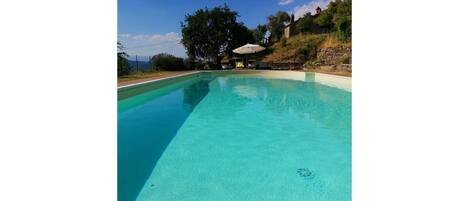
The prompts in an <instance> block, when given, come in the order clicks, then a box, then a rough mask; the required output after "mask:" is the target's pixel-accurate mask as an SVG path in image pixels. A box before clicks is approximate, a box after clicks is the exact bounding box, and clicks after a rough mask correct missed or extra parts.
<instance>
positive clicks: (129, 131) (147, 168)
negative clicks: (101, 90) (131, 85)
mask: <svg viewBox="0 0 469 201" xmlns="http://www.w3.org/2000/svg"><path fill="white" fill-rule="evenodd" d="M191 80H192V81H191V82H186V83H185V84H183V85H180V86H178V87H174V86H169V88H161V89H159V90H153V91H147V92H142V91H141V89H139V91H138V92H137V93H136V94H138V95H135V96H132V97H126V98H125V100H122V101H119V103H118V105H119V113H118V200H119V201H133V200H135V199H136V198H137V196H138V194H139V192H140V189H141V188H142V187H143V185H144V184H145V182H146V180H147V178H148V176H149V175H150V174H151V172H152V170H153V168H154V166H155V164H156V163H157V161H158V159H159V158H160V156H161V155H162V153H163V152H164V150H165V149H166V147H167V145H168V144H169V143H170V141H171V140H172V138H173V137H174V136H175V135H176V133H177V131H178V130H179V128H180V127H181V126H182V124H183V123H184V121H185V120H186V118H187V117H188V116H189V114H190V113H191V111H192V110H193V109H194V108H195V107H196V106H197V104H198V103H199V102H200V101H201V100H202V99H203V98H204V97H205V96H206V95H207V94H208V92H209V83H210V81H211V80H210V79H200V78H196V79H195V81H194V79H191ZM147 88H151V89H153V87H151V86H147ZM129 93H132V92H131V91H126V94H129Z"/></svg>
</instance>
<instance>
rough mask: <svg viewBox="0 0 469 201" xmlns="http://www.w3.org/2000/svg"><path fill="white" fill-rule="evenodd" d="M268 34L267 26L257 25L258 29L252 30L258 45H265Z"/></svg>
mask: <svg viewBox="0 0 469 201" xmlns="http://www.w3.org/2000/svg"><path fill="white" fill-rule="evenodd" d="M266 33H267V26H266V25H257V27H256V28H255V29H253V30H252V35H253V37H254V42H256V43H257V44H264V41H265V40H264V39H265V35H266Z"/></svg>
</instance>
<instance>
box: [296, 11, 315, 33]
mask: <svg viewBox="0 0 469 201" xmlns="http://www.w3.org/2000/svg"><path fill="white" fill-rule="evenodd" d="M313 20H314V19H313V15H311V13H310V12H308V13H306V14H305V15H304V16H303V17H302V18H300V19H298V21H296V30H297V31H298V32H300V33H312V32H313V25H314V21H313Z"/></svg>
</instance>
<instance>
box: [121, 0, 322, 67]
mask: <svg viewBox="0 0 469 201" xmlns="http://www.w3.org/2000/svg"><path fill="white" fill-rule="evenodd" d="M328 1H329V0H231V1H226V0H164V1H163V0H118V40H119V41H121V42H122V43H123V45H124V46H125V47H126V48H127V50H126V51H127V53H128V54H130V55H132V56H133V55H139V56H142V57H145V58H147V57H148V56H151V55H155V54H158V53H163V52H166V53H170V54H173V55H176V56H179V57H186V54H185V50H184V47H183V46H182V45H181V44H180V43H179V41H180V39H181V26H180V23H181V22H182V21H184V16H185V15H186V14H192V13H194V11H196V10H197V9H200V8H205V7H208V8H213V7H215V6H220V5H223V4H224V3H226V4H227V5H228V7H230V8H231V9H232V10H234V11H237V12H238V14H239V15H240V17H239V18H238V21H240V22H243V23H244V24H245V25H246V26H247V27H249V28H254V27H256V26H257V25H258V24H265V23H266V22H267V16H269V15H271V14H274V13H276V12H277V11H280V10H282V11H286V12H288V13H295V16H296V17H298V16H301V15H303V14H304V13H306V12H308V11H313V10H314V9H315V8H316V6H318V5H319V6H321V7H325V6H326V5H327V2H328Z"/></svg>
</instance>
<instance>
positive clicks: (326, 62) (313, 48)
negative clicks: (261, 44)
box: [262, 34, 352, 71]
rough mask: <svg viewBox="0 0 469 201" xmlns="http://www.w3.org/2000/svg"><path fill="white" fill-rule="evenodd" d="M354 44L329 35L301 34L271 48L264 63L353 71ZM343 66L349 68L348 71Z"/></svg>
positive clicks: (282, 40)
mask: <svg viewBox="0 0 469 201" xmlns="http://www.w3.org/2000/svg"><path fill="white" fill-rule="evenodd" d="M351 47H352V43H351V42H343V41H341V40H339V39H337V38H335V37H333V36H331V35H329V34H299V35H296V36H294V37H291V38H289V39H285V38H282V39H281V40H280V41H279V42H277V43H275V44H273V45H272V46H271V47H270V48H269V51H270V52H269V53H268V54H266V55H265V56H264V57H263V59H262V62H266V63H294V64H295V65H297V67H298V68H301V67H303V64H305V65H304V67H310V68H321V67H320V66H329V69H328V70H330V71H351V67H350V65H342V64H350V63H351V54H352V50H351ZM341 66H347V68H346V69H344V68H342V67H341Z"/></svg>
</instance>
